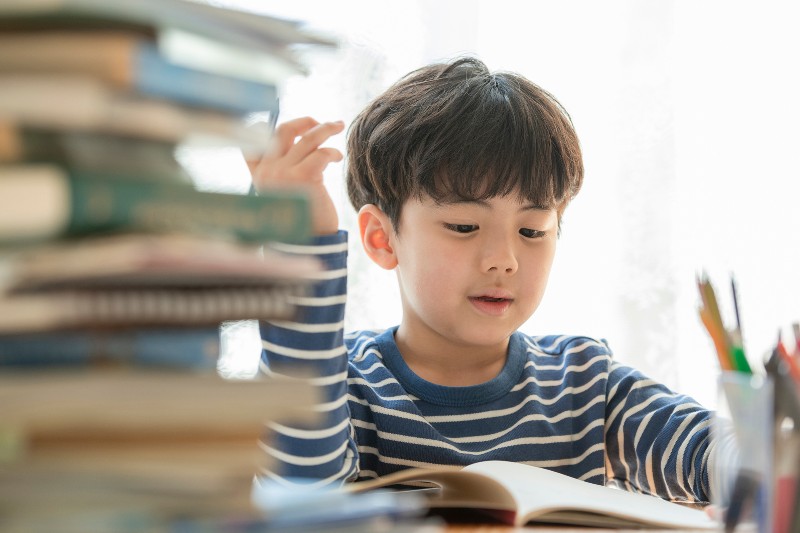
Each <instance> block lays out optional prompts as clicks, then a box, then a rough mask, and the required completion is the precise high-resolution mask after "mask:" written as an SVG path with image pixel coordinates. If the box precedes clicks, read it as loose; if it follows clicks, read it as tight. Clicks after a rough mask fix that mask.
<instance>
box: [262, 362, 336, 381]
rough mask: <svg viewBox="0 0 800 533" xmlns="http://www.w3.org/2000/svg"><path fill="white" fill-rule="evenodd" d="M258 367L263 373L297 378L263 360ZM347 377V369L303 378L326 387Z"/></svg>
mask: <svg viewBox="0 0 800 533" xmlns="http://www.w3.org/2000/svg"><path fill="white" fill-rule="evenodd" d="M258 368H259V371H260V372H261V373H262V374H264V375H266V376H275V377H279V378H294V379H297V377H296V376H291V375H289V374H281V373H279V372H275V371H274V370H272V369H271V368H270V367H268V366H267V364H266V363H265V362H264V361H263V360H261V361H259V362H258ZM346 378H347V370H345V371H343V372H339V373H337V374H332V375H330V376H315V377H310V378H305V377H304V378H302V379H303V381H307V382H308V383H311V384H312V385H316V386H318V387H324V386H327V385H333V384H334V383H340V382H342V381H344V380H345V379H346Z"/></svg>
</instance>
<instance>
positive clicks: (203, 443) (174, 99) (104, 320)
mask: <svg viewBox="0 0 800 533" xmlns="http://www.w3.org/2000/svg"><path fill="white" fill-rule="evenodd" d="M333 44H334V43H333V42H331V41H330V40H328V39H326V38H323V37H320V36H316V35H314V34H312V33H310V32H307V31H306V30H304V29H303V28H302V26H301V25H300V24H299V23H297V22H294V21H287V20H283V19H279V18H274V17H268V16H262V15H254V14H249V13H243V12H239V11H235V10H232V9H227V8H222V7H217V6H211V5H208V4H202V3H196V2H189V1H184V0H119V1H115V2H103V1H99V0H25V1H14V0H4V1H3V2H2V3H0V405H2V409H0V502H2V503H0V529H2V530H3V531H16V530H20V531H29V530H37V529H40V530H48V529H49V528H51V527H52V526H54V525H56V526H57V527H56V529H57V530H60V531H66V530H70V529H75V530H81V531H85V530H93V529H106V530H107V529H113V530H119V531H124V530H128V529H133V530H136V529H137V528H138V527H139V526H142V527H143V528H144V529H148V530H149V529H152V528H153V527H154V525H156V524H162V523H170V521H172V520H177V519H186V520H191V519H193V518H196V517H209V516H226V515H228V514H232V515H237V516H238V514H239V513H241V512H244V513H245V514H246V512H247V511H248V510H249V508H250V504H249V496H248V495H249V488H250V484H251V482H252V476H253V474H254V472H256V471H257V464H256V462H255V457H256V456H258V454H257V451H258V449H257V446H258V445H257V442H258V437H259V436H260V434H261V432H262V428H263V424H264V423H265V422H269V421H275V420H280V421H284V420H286V419H287V418H292V419H294V418H296V417H298V416H301V415H302V416H306V417H307V416H308V415H309V410H308V406H310V405H311V404H312V402H313V400H314V398H313V396H314V391H312V390H308V389H305V388H303V387H301V386H300V385H299V384H298V383H295V382H289V383H286V382H282V381H280V380H270V381H269V382H265V381H263V380H262V381H231V380H224V379H223V378H221V377H219V376H218V374H217V371H216V366H217V359H218V356H219V344H220V342H219V324H220V322H223V321H229V320H248V319H255V320H262V319H291V318H293V317H294V315H295V306H294V304H293V299H294V298H295V297H296V296H298V295H302V294H303V293H304V291H305V288H306V286H307V284H308V280H309V279H311V278H313V277H314V275H315V274H316V273H317V272H319V270H320V266H319V265H318V264H317V263H316V262H313V261H310V260H305V259H303V258H297V257H289V256H284V255H280V254H278V253H276V252H270V251H267V250H265V249H262V245H263V244H265V243H267V242H269V241H275V240H277V241H282V242H302V241H303V240H305V239H306V238H307V237H308V236H309V234H310V229H311V227H310V222H311V221H310V212H309V206H308V201H307V199H306V197H305V196H304V195H303V194H302V193H301V192H299V191H289V190H281V191H278V190H276V191H262V192H260V193H259V195H257V196H256V195H237V194H229V193H218V192H203V191H199V190H196V189H195V187H194V186H193V184H192V180H191V178H190V176H188V175H187V173H186V172H185V171H184V169H183V168H182V167H181V166H180V164H179V163H178V162H177V161H176V159H175V151H176V148H178V147H179V146H212V147H216V146H218V147H236V148H238V149H240V150H242V151H243V152H244V153H245V154H248V153H252V152H255V153H260V152H263V150H265V149H266V147H267V146H268V143H269V141H270V136H271V133H272V127H273V125H274V123H271V121H274V117H276V116H277V112H278V95H279V93H280V89H281V83H282V82H283V81H284V80H285V79H286V78H287V77H288V76H289V75H291V74H296V73H303V72H304V68H305V67H304V65H303V64H302V62H301V61H300V60H298V59H297V57H296V56H295V55H293V52H292V50H293V48H294V47H295V46H298V45H299V46H319V47H327V46H332V45H333ZM253 114H257V115H259V116H264V117H272V118H271V119H270V118H267V120H265V121H263V122H258V123H255V124H252V123H251V124H247V122H248V120H247V119H248V118H250V117H252V116H253ZM250 122H252V121H250ZM302 416H301V417H302ZM43 509H47V510H48V511H47V512H43Z"/></svg>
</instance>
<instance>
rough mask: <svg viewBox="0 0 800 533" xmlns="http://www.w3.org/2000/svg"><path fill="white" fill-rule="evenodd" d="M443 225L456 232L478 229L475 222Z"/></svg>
mask: <svg viewBox="0 0 800 533" xmlns="http://www.w3.org/2000/svg"><path fill="white" fill-rule="evenodd" d="M444 227H445V228H447V229H449V230H450V231H455V232H456V233H472V232H473V231H476V230H477V229H478V226H476V225H475V224H445V225H444Z"/></svg>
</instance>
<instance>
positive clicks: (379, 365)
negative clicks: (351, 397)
mask: <svg viewBox="0 0 800 533" xmlns="http://www.w3.org/2000/svg"><path fill="white" fill-rule="evenodd" d="M379 368H386V367H385V366H384V365H383V362H382V361H376V362H374V363H372V366H371V367H369V368H366V369H364V370H361V369H359V373H361V374H363V375H366V374H372V373H373V372H375V371H376V370H378V369H379Z"/></svg>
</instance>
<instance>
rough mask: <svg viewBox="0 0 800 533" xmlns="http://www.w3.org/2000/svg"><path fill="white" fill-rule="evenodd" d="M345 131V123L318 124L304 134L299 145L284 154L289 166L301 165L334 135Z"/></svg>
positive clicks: (296, 144)
mask: <svg viewBox="0 0 800 533" xmlns="http://www.w3.org/2000/svg"><path fill="white" fill-rule="evenodd" d="M312 120H313V119H312ZM315 122H316V121H315ZM343 129H344V122H342V121H338V122H323V123H322V124H317V125H315V126H313V127H311V128H309V129H308V130H306V131H305V133H303V135H302V137H300V140H299V141H297V143H295V144H294V145H293V146H291V147H290V148H289V150H288V151H287V152H284V153H285V154H286V162H287V164H289V165H294V164H299V163H300V162H301V161H303V159H305V158H306V157H308V156H309V155H311V154H313V153H314V152H315V150H317V149H319V148H320V146H321V145H322V143H324V142H325V141H327V140H328V139H329V138H330V137H332V136H333V135H336V134H337V133H340V132H341V131H342V130H343Z"/></svg>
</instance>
